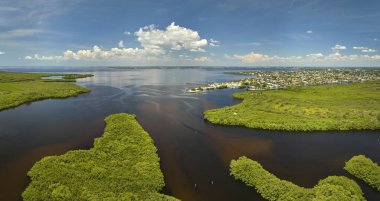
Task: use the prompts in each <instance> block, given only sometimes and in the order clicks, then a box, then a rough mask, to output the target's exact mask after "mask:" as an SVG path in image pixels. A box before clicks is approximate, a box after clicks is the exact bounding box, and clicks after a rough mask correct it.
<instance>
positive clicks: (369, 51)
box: [362, 49, 377, 53]
mask: <svg viewBox="0 0 380 201" xmlns="http://www.w3.org/2000/svg"><path fill="white" fill-rule="evenodd" d="M362 52H366V53H373V52H377V50H374V49H365V50H362Z"/></svg>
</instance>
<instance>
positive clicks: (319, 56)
mask: <svg viewBox="0 0 380 201" xmlns="http://www.w3.org/2000/svg"><path fill="white" fill-rule="evenodd" d="M306 57H307V58H310V59H312V60H320V59H323V54H322V53H314V54H308V55H306Z"/></svg>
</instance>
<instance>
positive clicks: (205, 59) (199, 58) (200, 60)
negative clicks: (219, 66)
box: [194, 57, 208, 62]
mask: <svg viewBox="0 0 380 201" xmlns="http://www.w3.org/2000/svg"><path fill="white" fill-rule="evenodd" d="M194 61H198V62H206V61H208V57H197V58H194Z"/></svg>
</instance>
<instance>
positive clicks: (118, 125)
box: [22, 113, 176, 201]
mask: <svg viewBox="0 0 380 201" xmlns="http://www.w3.org/2000/svg"><path fill="white" fill-rule="evenodd" d="M105 122H106V128H105V130H104V133H103V135H102V137H100V138H97V139H95V142H94V147H93V148H92V149H90V150H74V151H69V152H67V153H66V154H64V155H60V156H47V157H45V158H43V159H42V160H40V161H38V162H37V163H36V164H35V165H34V166H33V167H32V169H31V170H30V171H29V172H28V176H29V177H30V178H31V183H30V184H29V186H28V187H27V188H26V190H25V191H24V192H23V194H22V197H23V199H24V200H25V201H34V200H65V201H74V200H75V201H77V200H93V201H97V200H109V201H111V200H114V201H116V200H117V201H119V200H122V201H123V200H124V201H127V200H152V201H156V200H176V199H175V198H173V197H170V196H167V195H163V194H160V193H159V191H160V190H161V189H162V188H163V187H164V185H165V184H164V179H163V174H162V172H161V170H160V164H159V157H158V155H157V153H156V152H157V148H156V147H155V146H154V144H153V140H152V139H151V138H150V136H149V134H148V133H147V132H145V131H144V129H143V128H142V127H141V126H140V124H139V123H138V122H137V121H136V119H135V115H131V114H125V113H124V114H113V115H110V116H108V117H107V118H106V119H105Z"/></svg>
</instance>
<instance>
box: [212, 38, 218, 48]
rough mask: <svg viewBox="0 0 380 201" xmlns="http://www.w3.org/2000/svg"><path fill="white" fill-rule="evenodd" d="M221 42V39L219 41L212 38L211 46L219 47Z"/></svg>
mask: <svg viewBox="0 0 380 201" xmlns="http://www.w3.org/2000/svg"><path fill="white" fill-rule="evenodd" d="M219 44H220V42H219V41H217V40H214V39H212V38H210V46H213V47H218V46H219Z"/></svg>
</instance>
